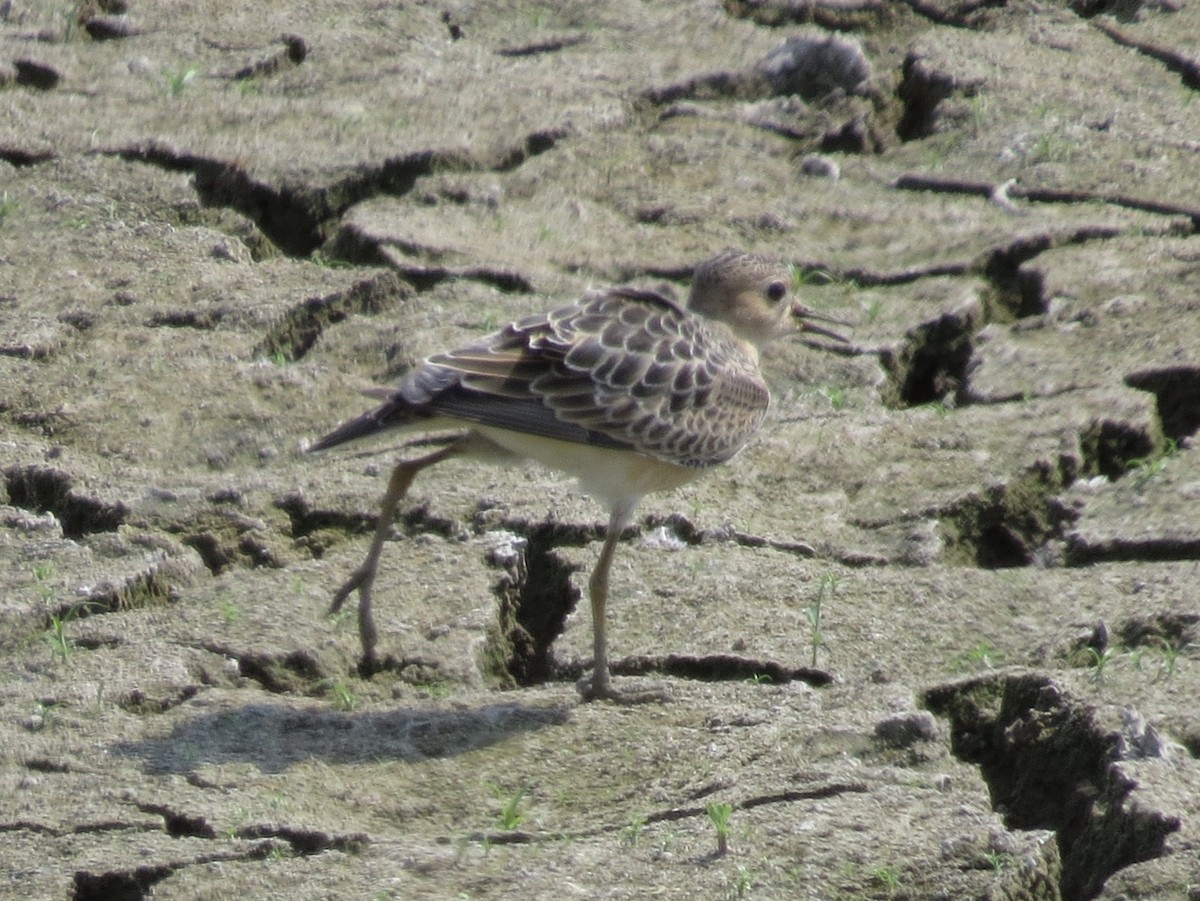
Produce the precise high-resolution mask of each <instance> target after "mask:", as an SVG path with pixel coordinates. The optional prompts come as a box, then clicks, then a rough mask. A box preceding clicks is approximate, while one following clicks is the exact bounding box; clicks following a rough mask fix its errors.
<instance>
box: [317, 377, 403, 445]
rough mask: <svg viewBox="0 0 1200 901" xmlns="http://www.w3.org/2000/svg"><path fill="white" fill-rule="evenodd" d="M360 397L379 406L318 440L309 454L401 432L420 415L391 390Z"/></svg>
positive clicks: (373, 391) (398, 393)
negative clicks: (376, 436)
mask: <svg viewBox="0 0 1200 901" xmlns="http://www.w3.org/2000/svg"><path fill="white" fill-rule="evenodd" d="M363 393H364V394H366V395H367V396H369V397H376V398H380V399H381V400H383V403H382V404H380V405H379V406H378V407H376V408H375V409H374V410H368V411H367V412H366V413H363V414H362V415H361V416H356V417H355V418H354V419H351V420H349V421H347V422H343V423H342V424H341V425H340V426H338V427H337V428H336V429H334V430H333V431H332V432H330V433H329V434H328V435H325V436H324V437H323V438H320V439H318V440H317V441H316V442H315V443H314V444H310V445H309V446H308V451H309V453H312V452H314V451H322V450H326V449H327V448H331V447H336V446H337V445H339V444H345V443H346V442H347V441H356V440H357V439H359V438H366V437H367V436H368V435H375V434H378V433H379V432H383V431H387V430H388V429H396V428H401V427H403V426H405V425H409V424H410V423H413V422H415V421H416V420H417V419H418V418H420V415H419V414H418V413H417V412H416V411H415V410H413V407H412V404H410V403H409V402H408V401H407V400H405V398H404V396H403V395H402V394H401V393H400V392H399V391H397V390H395V389H391V388H382V389H379V388H376V389H371V390H368V391H364V392H363Z"/></svg>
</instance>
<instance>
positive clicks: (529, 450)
mask: <svg viewBox="0 0 1200 901" xmlns="http://www.w3.org/2000/svg"><path fill="white" fill-rule="evenodd" d="M473 431H475V432H477V433H478V434H480V435H482V436H484V437H485V438H487V439H488V440H489V441H491V442H494V443H495V444H497V445H499V446H500V447H502V448H504V449H505V450H506V451H508V452H509V453H511V454H514V455H516V456H519V457H525V458H528V459H530V460H535V461H537V462H538V463H541V464H542V465H543V466H547V467H549V468H550V469H556V470H558V471H559V472H564V473H567V474H568V475H572V476H575V478H577V479H578V480H579V485H580V487H581V488H583V490H584V491H586V492H587V493H588V494H590V495H592V496H593V497H596V498H597V499H599V500H601V501H604V502H606V503H608V504H610V505H617V504H632V503H636V501H637V500H638V499H639V498H641V497H642V496H644V495H646V494H649V493H650V492H652V491H670V490H671V489H673V488H678V487H680V486H681V485H686V484H687V483H688V482H691V481H693V480H695V479H697V478H699V477H700V476H701V475H703V474H704V472H705V471H706V470H705V469H704V468H702V467H692V466H680V465H679V464H677V463H668V462H666V461H664V460H656V459H654V458H653V457H647V456H645V455H643V454H638V453H634V452H632V451H623V450H614V449H613V448H608V447H593V446H591V445H588V444H576V443H574V442H572V441H560V440H558V439H556V438H543V437H541V436H540V435H527V434H524V433H522V432H510V431H508V430H507V429H492V428H488V427H487V426H476V427H474V429H473Z"/></svg>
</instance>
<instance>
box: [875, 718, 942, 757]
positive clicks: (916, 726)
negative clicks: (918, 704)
mask: <svg viewBox="0 0 1200 901" xmlns="http://www.w3.org/2000/svg"><path fill="white" fill-rule="evenodd" d="M875 737H876V738H877V739H879V740H880V741H881V742H883V743H884V744H886V745H890V746H892V747H894V748H907V747H911V746H912V745H915V744H916V743H917V742H919V741H933V740H934V739H935V738H937V720H935V719H934V718H933V714H932V713H930V712H929V711H927V710H914V711H912V712H910V713H897V714H894V715H892V716H889V717H887V718H886V719H882V720H880V721H879V722H878V723H876V724H875Z"/></svg>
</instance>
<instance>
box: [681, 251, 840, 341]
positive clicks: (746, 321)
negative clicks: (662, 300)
mask: <svg viewBox="0 0 1200 901" xmlns="http://www.w3.org/2000/svg"><path fill="white" fill-rule="evenodd" d="M793 283H794V275H793V269H792V267H791V266H788V265H786V264H784V263H780V262H778V261H777V260H772V259H769V258H767V257H761V256H757V255H755V254H750V253H744V252H742V251H740V250H726V251H722V252H721V253H719V254H717V255H716V256H715V257H712V258H711V259H708V260H705V261H704V262H703V263H701V264H700V265H699V266H697V267H696V271H695V273H694V275H693V276H692V291H691V295H690V297H689V298H688V308H689V309H690V310H692V312H694V313H698V314H699V315H701V316H704V317H706V318H708V319H714V320H716V321H718V322H723V323H725V324H726V325H727V326H729V328H730V329H731V330H732V331H733V332H734V334H736V335H737V336H738V337H739V338H741V339H743V340H744V341H748V342H750V343H751V344H753V345H754V346H755V347H760V348H761V347H763V346H764V345H765V344H767V343H768V342H770V341H773V340H774V339H776V338H780V337H782V336H784V335H791V334H795V333H797V332H808V333H811V334H816V335H821V336H823V337H826V338H831V339H833V340H835V341H843V342H844V341H845V340H846V339H845V338H844V337H843V336H842V335H839V334H838V333H837V332H835V331H833V330H831V329H828V328H825V327H823V326H822V325H820V324H819V323H821V322H828V323H831V324H836V325H846V324H847V323H844V322H842V321H841V320H838V319H833V318H832V317H829V316H825V315H822V314H821V313H818V312H817V311H816V310H813V309H811V308H809V307H806V306H804V304H802V303H800V302H799V301H798V300H796V299H795V298H794V297H793V296H792V285H793Z"/></svg>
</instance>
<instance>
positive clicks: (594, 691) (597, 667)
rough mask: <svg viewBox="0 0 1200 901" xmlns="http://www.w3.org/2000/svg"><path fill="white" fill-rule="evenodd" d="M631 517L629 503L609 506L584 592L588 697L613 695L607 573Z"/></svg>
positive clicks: (614, 694)
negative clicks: (588, 611)
mask: <svg viewBox="0 0 1200 901" xmlns="http://www.w3.org/2000/svg"><path fill="white" fill-rule="evenodd" d="M632 518H633V505H632V504H623V505H619V506H616V507H614V508H613V510H612V512H611V513H610V515H609V518H608V530H607V531H606V532H605V535H604V546H603V547H601V548H600V559H598V560H597V561H596V568H595V569H593V570H592V576H591V578H590V579H589V580H588V594H589V596H590V598H591V602H592V659H593V663H592V687H591V690H590V691H587V692H585V697H586V698H587V699H588V700H593V699H596V698H610V699H611V698H615V697H616V696H617V695H616V692H614V691H613V689H612V687H611V686H610V685H609V674H608V633H607V627H606V623H605V608H606V606H607V605H608V573H609V570H611V569H612V561H613V555H614V554H615V553H616V550H617V542H618V541H620V540H621V533H622V532H624V531H625V527H626V526H627V525H629V521H630V520H631V519H632Z"/></svg>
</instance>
